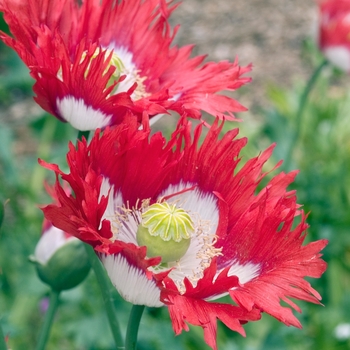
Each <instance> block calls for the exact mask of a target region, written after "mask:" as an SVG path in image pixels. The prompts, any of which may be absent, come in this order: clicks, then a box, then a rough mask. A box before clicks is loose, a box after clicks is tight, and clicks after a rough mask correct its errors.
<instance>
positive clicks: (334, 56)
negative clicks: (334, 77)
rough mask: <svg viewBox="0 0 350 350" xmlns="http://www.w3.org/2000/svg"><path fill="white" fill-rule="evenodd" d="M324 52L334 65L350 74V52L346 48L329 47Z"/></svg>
mask: <svg viewBox="0 0 350 350" xmlns="http://www.w3.org/2000/svg"><path fill="white" fill-rule="evenodd" d="M323 52H324V55H325V56H326V57H327V58H328V59H329V61H330V62H331V63H332V64H334V65H335V66H337V67H338V68H340V69H342V70H344V71H345V72H350V51H349V50H348V49H346V48H345V47H344V46H329V47H327V48H325V49H324V50H323Z"/></svg>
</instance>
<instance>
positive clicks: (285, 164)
mask: <svg viewBox="0 0 350 350" xmlns="http://www.w3.org/2000/svg"><path fill="white" fill-rule="evenodd" d="M327 63H328V61H327V60H326V59H325V60H323V61H322V62H321V64H320V65H319V66H318V67H317V68H316V69H315V70H314V72H313V74H312V76H311V77H310V79H309V81H308V83H307V85H306V86H305V89H304V91H303V94H302V95H301V98H300V100H299V107H298V111H297V114H296V118H295V121H296V126H295V129H294V133H293V135H292V137H291V142H290V145H289V147H288V149H287V153H286V157H285V160H284V162H283V168H284V169H285V170H286V171H289V170H290V169H289V168H290V162H291V160H292V156H293V151H294V149H295V146H296V144H297V142H298V140H299V137H300V131H301V123H302V116H303V113H304V109H305V106H306V103H307V99H308V97H309V94H310V92H311V90H312V88H313V87H314V85H315V83H316V81H317V79H318V77H319V76H320V73H321V72H322V69H323V68H324V67H325V66H326V65H327Z"/></svg>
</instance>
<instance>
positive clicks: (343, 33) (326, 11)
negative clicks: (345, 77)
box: [319, 0, 350, 72]
mask: <svg viewBox="0 0 350 350" xmlns="http://www.w3.org/2000/svg"><path fill="white" fill-rule="evenodd" d="M319 17H320V20H319V46H320V49H321V50H322V52H323V53H324V55H325V56H326V57H327V59H328V60H329V61H330V62H331V63H333V64H334V65H335V66H337V67H339V68H340V69H342V70H344V71H346V72H350V1H349V0H326V1H320V4H319Z"/></svg>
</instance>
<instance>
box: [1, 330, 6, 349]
mask: <svg viewBox="0 0 350 350" xmlns="http://www.w3.org/2000/svg"><path fill="white" fill-rule="evenodd" d="M0 350H7V345H6V342H5V336H4V332H3V331H2V327H1V324H0Z"/></svg>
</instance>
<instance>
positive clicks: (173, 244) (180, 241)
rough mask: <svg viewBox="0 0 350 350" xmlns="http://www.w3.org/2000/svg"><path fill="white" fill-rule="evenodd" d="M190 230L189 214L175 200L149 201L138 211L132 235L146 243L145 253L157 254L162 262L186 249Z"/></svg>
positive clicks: (172, 259) (192, 229) (191, 229)
mask: <svg viewBox="0 0 350 350" xmlns="http://www.w3.org/2000/svg"><path fill="white" fill-rule="evenodd" d="M193 232H194V227H193V221H192V219H191V217H190V215H189V214H188V213H187V212H186V211H185V210H183V209H181V208H177V207H176V205H175V204H172V205H170V204H169V203H167V202H163V203H156V204H153V205H151V206H150V207H149V208H148V210H146V211H145V212H144V213H143V214H142V222H141V224H140V225H139V228H138V230H137V234H136V239H137V243H138V244H139V245H141V246H146V247H147V255H148V256H150V257H151V256H161V257H162V262H164V263H165V262H171V261H176V260H178V259H180V258H181V257H182V256H183V255H184V254H185V253H186V251H187V249H188V247H189V246H190V243H191V239H190V238H191V234H192V233H193Z"/></svg>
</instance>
